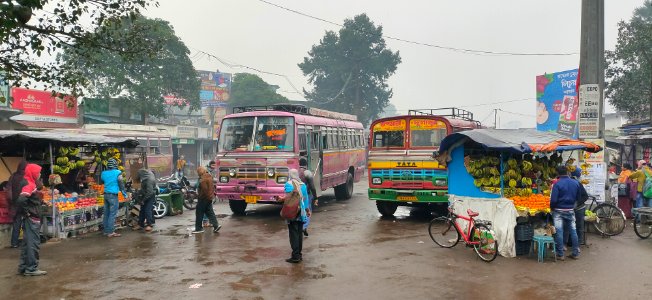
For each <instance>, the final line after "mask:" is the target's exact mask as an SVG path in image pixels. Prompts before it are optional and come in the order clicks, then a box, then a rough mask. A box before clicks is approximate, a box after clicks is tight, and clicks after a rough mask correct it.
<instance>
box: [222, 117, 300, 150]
mask: <svg viewBox="0 0 652 300" xmlns="http://www.w3.org/2000/svg"><path fill="white" fill-rule="evenodd" d="M254 126H255V128H254ZM219 150H220V151H293V150H294V122H293V119H292V118H291V117H242V118H230V119H224V122H222V128H221V130H220V140H219Z"/></svg>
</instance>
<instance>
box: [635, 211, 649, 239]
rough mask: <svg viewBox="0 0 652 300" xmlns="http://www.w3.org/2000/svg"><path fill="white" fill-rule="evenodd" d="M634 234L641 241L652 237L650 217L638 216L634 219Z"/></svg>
mask: <svg viewBox="0 0 652 300" xmlns="http://www.w3.org/2000/svg"><path fill="white" fill-rule="evenodd" d="M634 233H636V235H638V237H640V238H642V239H647V238H649V237H650V235H652V217H650V216H649V215H641V214H639V215H638V218H635V219H634Z"/></svg>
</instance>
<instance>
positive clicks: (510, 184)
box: [508, 179, 516, 188]
mask: <svg viewBox="0 0 652 300" xmlns="http://www.w3.org/2000/svg"><path fill="white" fill-rule="evenodd" d="M508 184H509V187H510V188H515V187H516V180H514V179H510V180H509V183H508Z"/></svg>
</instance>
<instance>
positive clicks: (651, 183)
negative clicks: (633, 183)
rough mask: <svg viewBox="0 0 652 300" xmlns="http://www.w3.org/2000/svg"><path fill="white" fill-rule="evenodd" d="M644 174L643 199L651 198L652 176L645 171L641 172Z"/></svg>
mask: <svg viewBox="0 0 652 300" xmlns="http://www.w3.org/2000/svg"><path fill="white" fill-rule="evenodd" d="M643 174H645V184H644V185H643V197H645V198H652V174H650V173H648V171H647V170H646V169H644V170H643Z"/></svg>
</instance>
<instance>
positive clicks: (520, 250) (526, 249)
mask: <svg viewBox="0 0 652 300" xmlns="http://www.w3.org/2000/svg"><path fill="white" fill-rule="evenodd" d="M530 246H532V241H516V255H517V256H522V255H528V253H530Z"/></svg>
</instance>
